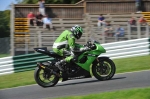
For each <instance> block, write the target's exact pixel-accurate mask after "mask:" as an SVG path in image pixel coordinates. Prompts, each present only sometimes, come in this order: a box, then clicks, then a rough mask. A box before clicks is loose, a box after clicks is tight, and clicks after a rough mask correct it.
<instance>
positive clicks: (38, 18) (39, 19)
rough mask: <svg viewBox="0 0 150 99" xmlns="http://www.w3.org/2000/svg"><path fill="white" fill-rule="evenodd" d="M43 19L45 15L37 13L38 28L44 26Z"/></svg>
mask: <svg viewBox="0 0 150 99" xmlns="http://www.w3.org/2000/svg"><path fill="white" fill-rule="evenodd" d="M42 18H43V15H42V14H41V13H40V12H37V15H36V24H37V26H42Z"/></svg>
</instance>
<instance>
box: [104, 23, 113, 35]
mask: <svg viewBox="0 0 150 99" xmlns="http://www.w3.org/2000/svg"><path fill="white" fill-rule="evenodd" d="M104 32H105V35H106V36H113V28H112V26H111V24H110V22H108V21H107V22H106V24H105V28H104Z"/></svg>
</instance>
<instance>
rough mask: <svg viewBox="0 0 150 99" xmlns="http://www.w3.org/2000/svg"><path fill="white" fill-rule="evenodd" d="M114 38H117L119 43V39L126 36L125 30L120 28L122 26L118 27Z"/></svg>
mask: <svg viewBox="0 0 150 99" xmlns="http://www.w3.org/2000/svg"><path fill="white" fill-rule="evenodd" d="M114 36H115V39H116V41H118V40H119V37H123V36H124V28H122V27H120V25H118V26H117V28H116V31H115V34H114Z"/></svg>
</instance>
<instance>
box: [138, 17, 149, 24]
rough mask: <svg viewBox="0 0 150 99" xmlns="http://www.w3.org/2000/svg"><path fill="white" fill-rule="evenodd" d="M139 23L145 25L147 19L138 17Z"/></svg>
mask: <svg viewBox="0 0 150 99" xmlns="http://www.w3.org/2000/svg"><path fill="white" fill-rule="evenodd" d="M139 23H140V25H146V24H147V21H146V19H144V18H143V17H140V19H139Z"/></svg>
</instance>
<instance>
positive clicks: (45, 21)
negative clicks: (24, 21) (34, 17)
mask: <svg viewBox="0 0 150 99" xmlns="http://www.w3.org/2000/svg"><path fill="white" fill-rule="evenodd" d="M42 21H43V28H44V29H45V28H46V27H47V28H48V29H49V30H50V29H53V25H52V22H51V18H49V17H48V16H47V15H46V16H45V17H44V18H43V19H42ZM53 30H54V29H53Z"/></svg>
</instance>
